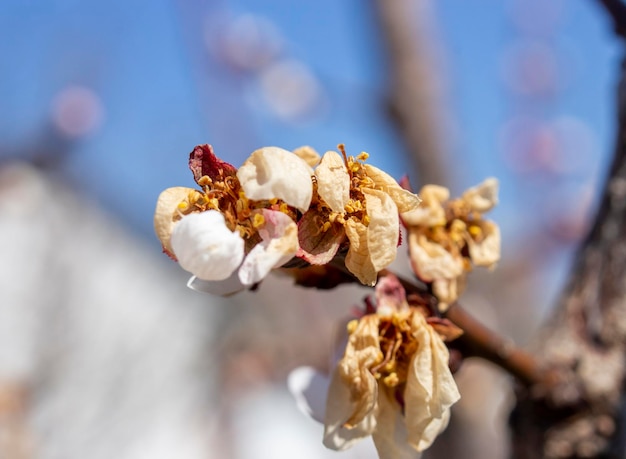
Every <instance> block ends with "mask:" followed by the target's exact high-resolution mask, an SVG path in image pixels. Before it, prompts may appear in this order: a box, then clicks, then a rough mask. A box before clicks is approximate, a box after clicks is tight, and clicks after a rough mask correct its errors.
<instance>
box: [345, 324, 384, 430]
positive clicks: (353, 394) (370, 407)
mask: <svg viewBox="0 0 626 459" xmlns="http://www.w3.org/2000/svg"><path fill="white" fill-rule="evenodd" d="M378 324H379V317H378V316H377V315H369V316H364V317H362V318H361V320H359V321H358V323H357V326H356V329H355V330H354V331H353V332H352V333H351V334H350V336H349V337H348V344H347V346H346V352H345V353H344V356H343V358H342V359H341V360H340V361H339V363H338V366H337V368H338V369H339V374H340V376H341V377H342V379H343V382H344V383H345V384H347V385H348V387H349V388H350V400H351V401H353V402H354V405H353V411H352V413H350V417H349V418H347V419H345V420H344V425H345V426H346V427H348V428H350V427H352V426H354V425H357V424H359V423H360V422H361V421H362V420H363V419H365V418H366V417H367V416H369V415H370V414H372V413H373V411H374V409H375V407H376V403H377V397H378V395H377V391H378V383H377V381H376V378H374V376H373V375H372V373H371V372H370V368H372V367H373V366H374V365H375V364H376V363H378V362H379V359H380V358H381V357H382V356H381V352H380V346H379V336H378Z"/></svg>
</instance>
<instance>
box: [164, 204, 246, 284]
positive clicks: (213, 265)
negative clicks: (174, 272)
mask: <svg viewBox="0 0 626 459" xmlns="http://www.w3.org/2000/svg"><path fill="white" fill-rule="evenodd" d="M171 242H172V249H173V250H174V254H175V255H176V258H178V263H179V264H180V266H181V267H182V268H183V269H184V270H186V271H189V272H190V273H192V274H194V275H195V276H197V277H198V278H199V279H202V280H209V281H210V280H223V279H227V278H228V277H229V276H230V275H231V274H232V273H233V271H235V270H236V269H237V268H238V267H239V265H240V264H241V260H242V259H243V255H244V241H243V239H242V238H241V237H240V236H239V233H237V232H232V231H230V230H229V229H228V227H227V226H226V223H225V221H224V217H223V216H222V214H221V213H219V212H218V211H216V210H208V211H206V212H200V213H194V214H189V215H186V216H184V217H183V218H182V219H181V220H180V221H179V222H178V223H176V226H175V227H174V231H173V232H172V238H171Z"/></svg>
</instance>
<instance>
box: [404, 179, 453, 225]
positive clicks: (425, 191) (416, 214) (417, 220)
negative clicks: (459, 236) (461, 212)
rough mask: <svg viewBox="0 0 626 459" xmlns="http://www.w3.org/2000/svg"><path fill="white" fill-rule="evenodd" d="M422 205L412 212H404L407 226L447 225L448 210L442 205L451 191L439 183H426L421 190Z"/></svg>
mask: <svg viewBox="0 0 626 459" xmlns="http://www.w3.org/2000/svg"><path fill="white" fill-rule="evenodd" d="M419 194H420V196H421V198H422V205H421V206H420V207H418V208H417V209H415V210H412V211H410V212H405V213H402V222H403V223H404V224H405V225H406V226H437V225H445V223H446V212H445V210H444V208H443V206H442V205H441V204H442V203H443V202H445V201H447V200H448V199H449V198H450V191H449V190H448V189H447V188H445V187H442V186H438V185H425V186H424V187H422V189H421V191H420V193H419Z"/></svg>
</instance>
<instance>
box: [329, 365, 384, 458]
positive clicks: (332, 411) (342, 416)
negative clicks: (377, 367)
mask: <svg viewBox="0 0 626 459" xmlns="http://www.w3.org/2000/svg"><path fill="white" fill-rule="evenodd" d="M370 377H371V378H372V379H374V377H373V376H372V375H371V374H370ZM374 384H376V383H375V382H374ZM374 397H375V396H374ZM355 405H356V401H355V400H352V399H351V398H350V388H349V387H348V385H347V384H346V382H345V381H344V380H343V378H342V377H341V376H340V374H339V370H338V369H335V371H334V372H333V374H332V376H331V380H330V386H329V387H328V397H327V399H326V415H325V417H324V446H326V447H327V448H330V449H334V450H335V451H343V450H346V449H348V448H350V447H352V446H353V445H354V444H355V443H356V442H358V441H359V440H361V439H363V438H365V437H368V436H370V435H371V434H372V432H374V430H375V429H376V417H375V415H374V410H372V411H371V412H369V413H368V414H367V415H366V416H365V417H364V418H363V419H362V420H361V422H359V423H358V424H356V425H353V426H351V427H350V428H348V427H346V426H345V423H346V420H347V419H348V418H349V417H350V415H351V414H352V413H353V412H354V410H355Z"/></svg>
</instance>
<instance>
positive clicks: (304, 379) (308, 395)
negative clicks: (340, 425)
mask: <svg viewBox="0 0 626 459" xmlns="http://www.w3.org/2000/svg"><path fill="white" fill-rule="evenodd" d="M329 385H330V378H329V377H328V375H324V374H322V373H320V372H319V371H317V370H316V369H315V368H313V367H298V368H296V369H295V370H293V371H291V373H289V376H288V378H287V387H288V388H289V392H291V394H292V395H293V396H294V398H295V399H296V405H297V406H298V409H299V410H300V411H302V412H303V413H304V414H306V415H307V416H310V417H312V418H313V419H315V420H316V421H318V422H321V423H323V422H324V416H325V414H326V397H327V396H328V386H329Z"/></svg>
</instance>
